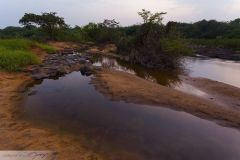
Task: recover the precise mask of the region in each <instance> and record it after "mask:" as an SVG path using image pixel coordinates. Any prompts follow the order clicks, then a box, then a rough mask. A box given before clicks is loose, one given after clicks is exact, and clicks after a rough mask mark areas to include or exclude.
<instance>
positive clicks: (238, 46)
mask: <svg viewBox="0 0 240 160" xmlns="http://www.w3.org/2000/svg"><path fill="white" fill-rule="evenodd" d="M190 41H191V43H192V44H197V45H204V46H208V47H214V48H215V47H219V48H227V49H233V50H238V51H239V50H240V39H191V40H190Z"/></svg>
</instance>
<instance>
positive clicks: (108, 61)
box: [94, 57, 181, 87]
mask: <svg viewBox="0 0 240 160" xmlns="http://www.w3.org/2000/svg"><path fill="white" fill-rule="evenodd" d="M94 63H101V66H102V67H104V68H114V69H116V70H120V71H124V72H128V73H132V74H135V75H137V76H139V77H141V78H144V79H147V80H150V81H153V82H155V83H158V84H161V85H164V86H169V87H170V86H176V85H178V84H179V83H180V78H179V74H180V73H181V72H180V71H174V72H170V71H163V70H159V69H148V68H146V67H143V66H141V65H136V64H131V63H129V62H126V61H122V60H120V59H115V58H109V57H98V58H97V59H95V61H94Z"/></svg>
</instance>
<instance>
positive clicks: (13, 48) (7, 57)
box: [0, 39, 55, 71]
mask: <svg viewBox="0 0 240 160" xmlns="http://www.w3.org/2000/svg"><path fill="white" fill-rule="evenodd" d="M32 47H38V48H41V49H43V50H45V51H47V52H52V51H54V50H55V49H54V48H52V47H50V46H48V45H46V44H41V43H39V42H35V41H30V40H24V39H4V40H3V39H2V40H0V69H3V70H7V71H20V70H21V69H22V68H23V67H25V66H26V65H32V64H38V63H39V62H40V61H39V59H38V57H37V56H36V55H35V54H33V53H32V52H31V51H30V49H31V48H32Z"/></svg>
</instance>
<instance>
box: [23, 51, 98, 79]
mask: <svg viewBox="0 0 240 160" xmlns="http://www.w3.org/2000/svg"><path fill="white" fill-rule="evenodd" d="M89 58H90V57H89V56H85V55H81V54H79V53H77V52H76V51H74V50H72V49H65V50H63V51H61V52H60V53H56V54H50V55H47V56H46V57H45V58H44V60H43V61H42V63H41V64H40V65H34V66H31V67H29V68H26V69H25V72H27V73H30V75H31V76H32V78H33V79H35V80H41V79H44V78H51V77H52V78H53V77H57V76H61V75H64V74H67V73H70V72H73V71H81V73H82V74H83V75H86V76H90V75H91V74H92V73H93V70H94V69H93V66H92V63H91V62H90V60H89Z"/></svg>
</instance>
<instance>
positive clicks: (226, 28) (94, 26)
mask: <svg viewBox="0 0 240 160" xmlns="http://www.w3.org/2000/svg"><path fill="white" fill-rule="evenodd" d="M102 24H103V23H89V24H88V25H85V26H81V27H80V26H75V27H65V28H64V29H62V30H61V31H60V32H59V33H58V34H57V35H56V40H66V41H75V42H83V41H93V42H106V41H113V39H114V38H116V36H121V35H127V36H133V35H134V34H136V32H137V30H138V29H139V27H140V25H132V26H127V27H121V26H118V27H108V28H114V29H111V30H112V31H110V32H109V30H108V31H106V30H105V31H104V29H103V28H104V27H103V26H102ZM166 28H171V29H175V30H176V31H177V32H178V34H181V35H182V36H183V37H185V38H192V39H215V38H240V18H239V19H235V20H233V21H230V22H218V21H216V20H209V21H207V20H202V21H198V22H196V23H180V22H172V21H171V22H168V23H167V24H166ZM113 31H114V33H113ZM109 33H111V34H112V35H109ZM0 38H29V39H34V40H47V39H48V38H49V37H48V35H47V34H46V33H45V32H42V31H41V29H40V28H38V27H34V26H32V27H31V28H28V27H13V26H10V27H6V28H4V29H0Z"/></svg>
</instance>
